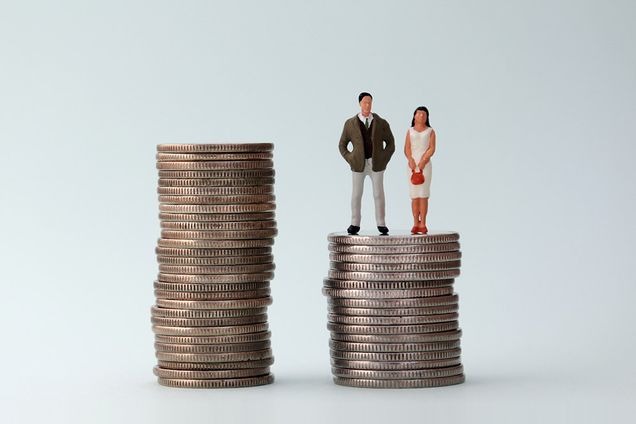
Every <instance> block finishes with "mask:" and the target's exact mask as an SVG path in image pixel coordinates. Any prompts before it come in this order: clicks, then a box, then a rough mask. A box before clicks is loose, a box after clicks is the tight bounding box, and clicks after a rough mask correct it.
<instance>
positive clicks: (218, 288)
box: [153, 281, 269, 293]
mask: <svg viewBox="0 0 636 424" xmlns="http://www.w3.org/2000/svg"><path fill="white" fill-rule="evenodd" d="M153 285H154V288H155V289H157V290H167V291H176V292H195V293H201V292H205V293H207V292H243V291H251V290H260V289H267V288H269V282H267V281H262V282H258V283H217V284H214V283H212V284H187V283H163V282H161V281H155V282H154V284H153Z"/></svg>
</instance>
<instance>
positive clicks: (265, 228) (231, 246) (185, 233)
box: [151, 143, 277, 388]
mask: <svg viewBox="0 0 636 424" xmlns="http://www.w3.org/2000/svg"><path fill="white" fill-rule="evenodd" d="M273 148H274V146H273V144H269V143H251V144H250V143H247V144H160V145H158V146H157V151H158V152H157V169H158V170H159V188H158V192H159V211H160V214H159V219H160V223H161V238H160V239H159V241H158V246H157V248H156V252H157V261H158V262H159V276H158V279H157V281H155V283H154V288H155V296H156V302H157V303H156V305H154V306H153V307H152V309H151V315H152V329H153V332H154V333H155V349H156V356H157V359H158V366H156V367H155V368H154V373H155V375H157V377H158V379H159V384H162V385H165V386H170V387H186V388H222V387H247V386H256V385H262V384H269V383H272V382H273V380H274V377H273V375H272V374H271V373H270V368H269V367H270V365H272V364H273V362H274V358H273V356H272V351H271V346H270V336H271V333H270V332H269V327H268V322H267V313H266V312H267V306H269V305H270V304H271V303H272V298H271V297H270V286H269V281H270V280H271V279H272V278H273V276H274V262H273V256H272V245H273V244H274V237H275V236H276V234H277V229H276V221H275V215H274V211H275V206H276V205H275V197H274V194H273V193H274V168H273V160H272V157H273V155H272V151H273Z"/></svg>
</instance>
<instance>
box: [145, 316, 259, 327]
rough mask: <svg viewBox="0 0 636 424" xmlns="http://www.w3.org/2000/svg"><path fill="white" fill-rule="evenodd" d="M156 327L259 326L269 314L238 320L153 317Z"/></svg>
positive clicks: (239, 318)
mask: <svg viewBox="0 0 636 424" xmlns="http://www.w3.org/2000/svg"><path fill="white" fill-rule="evenodd" d="M150 320H151V322H152V323H153V324H154V325H160V326H164V327H230V326H232V325H246V324H258V323H262V322H267V314H261V315H250V316H245V317H236V318H165V317H151V318H150Z"/></svg>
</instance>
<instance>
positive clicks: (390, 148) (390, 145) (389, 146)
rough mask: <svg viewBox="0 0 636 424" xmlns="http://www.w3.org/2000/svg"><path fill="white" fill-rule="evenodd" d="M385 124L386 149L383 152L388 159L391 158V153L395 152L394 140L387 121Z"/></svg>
mask: <svg viewBox="0 0 636 424" xmlns="http://www.w3.org/2000/svg"><path fill="white" fill-rule="evenodd" d="M384 122H385V123H386V131H385V133H384V141H385V142H386V147H385V148H384V151H385V152H387V153H388V154H389V158H391V156H393V152H395V138H393V133H392V132H391V127H390V126H389V123H388V122H387V121H384Z"/></svg>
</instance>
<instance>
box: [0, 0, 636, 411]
mask: <svg viewBox="0 0 636 424" xmlns="http://www.w3.org/2000/svg"><path fill="white" fill-rule="evenodd" d="M234 3H235V4H230V2H212V1H187V2H176V1H175V2H171V1H152V2H151V1H148V2H141V1H114V0H111V1H108V2H90V1H79V0H78V1H63V2H29V1H20V2H9V1H2V2H1V3H0V142H1V143H2V150H1V153H0V181H2V190H1V200H0V201H1V205H2V207H1V208H0V219H1V220H2V223H3V224H4V225H3V228H2V234H1V239H2V242H1V243H0V248H1V251H0V254H1V258H2V263H1V265H2V278H1V280H2V288H3V293H4V294H5V296H4V301H3V302H2V308H0V311H1V312H0V313H1V314H2V322H3V333H2V339H3V341H4V342H3V345H2V349H1V353H0V355H1V356H0V358H1V359H2V364H3V365H4V369H3V384H2V385H1V388H0V402H1V403H2V407H1V408H0V411H2V412H1V414H2V415H4V416H5V418H4V419H3V421H4V422H42V421H44V420H46V422H65V423H69V422H141V421H143V422H169V421H173V420H175V419H177V418H182V419H184V421H194V420H195V419H197V422H201V421H202V420H206V421H208V422H216V423H221V422H256V421H258V422H278V423H279V422H283V421H287V422H297V421H299V420H303V421H304V422H326V421H327V420H333V421H335V422H344V421H346V422H357V421H358V420H364V422H368V423H370V422H383V421H386V420H388V419H399V420H407V419H408V420H409V422H414V420H418V421H426V422H438V421H439V422H489V423H491V422H493V421H495V422H497V421H499V422H538V421H543V422H548V421H553V422H563V421H574V420H575V419H576V420H577V422H600V421H607V420H610V419H611V420H613V421H615V422H619V421H626V420H628V417H629V416H630V415H631V416H632V417H633V415H634V412H636V411H635V410H634V409H635V408H634V406H633V405H634V404H633V398H634V395H635V394H636V385H635V383H634V380H633V376H634V372H635V371H636V366H635V365H634V361H633V356H634V354H635V353H636V352H635V350H636V349H635V347H636V343H635V337H634V336H635V331H634V327H633V323H634V318H635V316H634V312H633V304H634V295H635V293H636V288H635V285H634V282H635V281H634V280H635V279H634V275H633V273H631V272H630V270H629V266H630V265H629V263H630V262H629V258H630V257H631V256H633V253H634V247H633V246H634V244H633V240H634V236H636V226H635V225H634V220H633V219H634V216H635V214H636V202H635V199H636V196H635V192H634V185H633V184H634V181H635V177H636V172H635V171H634V167H633V161H634V154H635V153H636V149H635V147H634V135H633V134H634V132H633V128H632V123H633V116H632V115H633V114H634V112H635V111H636V107H635V106H636V105H635V103H636V100H635V99H636V96H635V95H636V78H635V75H636V50H635V49H634V45H633V44H634V40H635V37H636V30H634V26H633V21H634V18H636V7H635V6H634V3H633V2H629V1H610V2H604V3H601V2H592V1H543V0H541V1H532V2H530V1H528V2H522V1H504V0H501V1H493V0H491V1H481V2H470V1H464V2H460V1H445V2H432V1H418V2H399V1H396V2H380V1H366V2H346V3H345V2H340V1H321V2H292V1H286V2H285V1H267V2H234ZM389 3H390V4H389ZM360 91H370V92H371V93H373V95H374V111H375V112H377V113H379V114H380V115H381V116H383V117H384V118H386V119H387V120H388V121H389V122H390V124H391V126H392V129H393V132H394V134H395V136H396V140H397V151H396V154H395V156H394V158H393V160H392V161H391V163H390V164H389V167H388V169H387V171H386V176H385V188H386V192H387V224H388V226H389V228H391V230H392V231H393V232H397V231H398V230H399V229H408V228H410V227H411V225H412V223H411V216H410V209H409V208H410V206H409V199H408V189H407V183H406V180H405V167H406V160H405V158H404V156H403V153H402V149H403V145H404V136H405V133H406V130H407V128H408V126H409V124H410V120H411V116H412V113H413V110H414V109H415V107H417V106H419V105H426V106H428V107H429V109H430V111H431V114H430V119H431V124H432V126H433V127H434V128H435V130H436V132H437V140H438V141H437V143H438V144H437V146H438V148H437V152H436V154H435V156H434V157H433V163H434V174H433V182H432V189H431V193H432V194H431V200H430V214H429V228H430V229H431V231H442V230H456V231H458V232H460V234H461V243H462V251H463V253H464V259H463V264H462V267H463V274H462V276H461V277H460V278H459V279H458V280H457V284H456V286H457V287H456V288H457V291H458V293H459V295H460V299H461V300H460V302H461V306H460V309H461V310H460V315H461V316H460V324H461V327H462V328H463V330H464V337H463V339H462V347H463V354H462V356H463V362H464V365H465V367H466V374H467V383H466V384H464V385H462V386H457V387H449V388H442V389H433V390H414V391H372V390H355V389H350V388H342V387H337V386H334V385H333V384H332V383H331V377H330V369H329V353H328V346H327V340H328V332H327V330H326V300H325V298H324V297H323V296H322V294H321V291H320V290H321V285H322V278H323V277H324V276H325V275H326V272H327V267H328V254H327V242H326V236H327V234H328V233H329V232H332V231H343V230H344V229H345V228H346V227H347V225H348V224H349V213H350V211H349V196H350V187H351V182H350V171H349V169H348V167H347V166H346V164H345V162H344V161H343V160H342V158H341V157H340V155H339V154H338V150H337V142H338V138H339V136H340V132H341V130H342V124H343V122H344V120H345V119H346V118H348V117H349V116H352V115H353V114H354V113H356V112H357V111H358V104H357V95H358V93H359V92H360ZM242 141H253V142H256V141H271V142H274V143H275V144H276V150H275V166H276V172H277V179H276V195H277V208H278V210H277V219H278V224H279V231H280V234H279V236H278V237H277V239H276V246H275V256H276V264H277V271H276V278H275V281H274V282H273V285H272V287H273V296H274V300H275V302H274V305H273V306H272V307H271V308H270V323H271V328H272V331H273V348H274V352H275V355H276V364H275V366H274V368H273V370H274V373H275V375H276V377H277V382H276V384H274V385H272V386H267V387H261V388H252V389H243V390H227V391H188V390H185V391H183V390H170V389H167V388H163V387H160V386H159V385H157V383H156V381H155V378H154V376H153V375H152V367H153V365H154V364H155V363H156V361H155V358H154V349H153V335H152V332H151V330H150V311H149V309H150V306H151V305H152V304H153V302H154V297H153V291H152V281H153V279H154V278H155V276H156V272H157V264H156V262H155V257H154V247H155V244H156V239H157V238H158V236H159V225H158V217H157V210H158V203H157V202H158V201H157V197H156V184H157V181H156V178H157V173H156V170H155V157H154V154H155V145H156V144H158V143H175V142H186V143H192V142H242ZM372 202H373V200H372V196H371V186H370V183H369V181H367V186H366V192H365V197H364V199H363V221H362V226H363V229H364V228H367V229H373V227H374V225H375V223H374V222H373V206H372ZM7 294H8V296H7ZM151 420H152V421H151Z"/></svg>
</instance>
